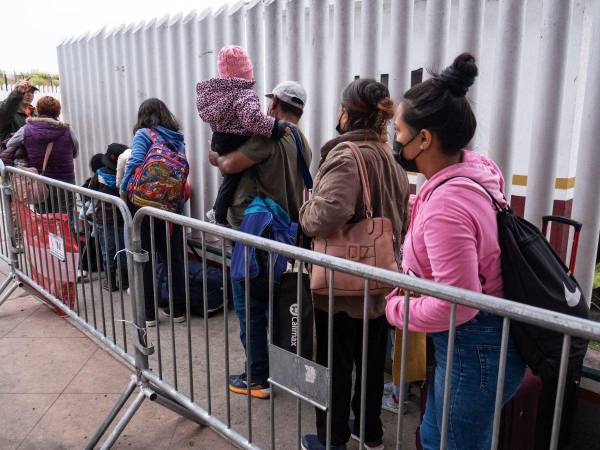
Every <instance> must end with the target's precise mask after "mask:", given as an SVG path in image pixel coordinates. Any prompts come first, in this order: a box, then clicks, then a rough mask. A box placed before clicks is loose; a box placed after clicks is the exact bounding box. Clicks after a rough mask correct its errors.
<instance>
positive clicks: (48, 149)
mask: <svg viewBox="0 0 600 450" xmlns="http://www.w3.org/2000/svg"><path fill="white" fill-rule="evenodd" d="M53 148H54V141H52V142H48V145H47V146H46V153H45V154H44V164H43V165H42V173H41V174H40V175H43V174H44V172H45V171H46V166H47V165H48V160H49V159H50V154H51V153H52V149H53Z"/></svg>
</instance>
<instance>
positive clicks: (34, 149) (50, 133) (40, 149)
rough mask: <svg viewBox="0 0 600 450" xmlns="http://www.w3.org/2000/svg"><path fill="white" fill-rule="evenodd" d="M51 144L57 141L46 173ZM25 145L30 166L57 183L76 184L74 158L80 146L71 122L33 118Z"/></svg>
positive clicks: (25, 129)
mask: <svg viewBox="0 0 600 450" xmlns="http://www.w3.org/2000/svg"><path fill="white" fill-rule="evenodd" d="M50 142H54V147H53V149H52V153H51V154H50V159H49V160H48V165H47V166H46V170H45V172H44V173H43V174H42V166H43V164H44V155H45V153H46V148H47V146H48V144H49V143H50ZM10 144H11V142H10V141H9V146H10ZM23 144H24V146H25V150H26V151H27V159H28V161H29V166H30V167H35V168H36V169H37V170H38V172H39V173H40V174H42V175H45V176H47V177H50V178H54V179H55V180H61V181H66V182H67V183H74V182H75V169H74V164H73V159H74V158H75V157H76V156H77V143H76V139H75V138H74V136H73V135H72V132H71V129H70V127H69V124H68V123H64V122H59V121H58V120H55V119H51V118H49V117H36V118H29V119H27V124H26V125H25V126H24V127H23Z"/></svg>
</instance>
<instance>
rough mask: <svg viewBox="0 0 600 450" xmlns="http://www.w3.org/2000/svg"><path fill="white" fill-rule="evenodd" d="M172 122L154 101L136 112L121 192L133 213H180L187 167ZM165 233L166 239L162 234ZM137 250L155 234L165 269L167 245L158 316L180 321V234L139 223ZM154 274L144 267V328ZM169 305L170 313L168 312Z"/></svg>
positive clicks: (149, 318) (153, 308)
mask: <svg viewBox="0 0 600 450" xmlns="http://www.w3.org/2000/svg"><path fill="white" fill-rule="evenodd" d="M180 129H181V127H180V126H179V123H178V122H177V119H176V118H175V116H174V115H173V113H171V111H169V109H168V108H167V106H166V105H165V104H164V102H163V101H161V100H159V99H157V98H150V99H148V100H145V101H144V102H143V103H142V104H141V105H140V108H139V110H138V119H137V123H136V124H135V126H134V128H133V132H134V137H133V142H132V144H131V157H130V158H129V160H128V161H127V166H126V168H125V174H124V176H123V180H122V181H121V187H120V190H121V193H122V194H124V193H126V194H127V203H128V206H129V209H130V210H131V213H132V214H135V213H136V212H137V210H138V209H140V208H141V207H143V206H154V207H156V208H160V209H164V210H167V211H170V212H175V213H181V212H182V211H183V205H184V203H185V201H186V200H187V176H188V173H189V166H188V163H187V159H186V157H185V143H184V140H183V133H181V131H180ZM167 233H168V234H167ZM141 234H142V248H143V249H144V250H147V251H148V252H150V251H151V235H152V234H154V244H155V248H154V251H155V252H157V253H158V254H159V255H160V258H161V260H162V261H163V262H164V263H165V264H167V265H168V264H169V262H168V260H169V259H168V255H167V253H168V252H167V242H169V243H170V250H171V255H170V256H171V258H170V266H171V268H172V269H173V270H172V272H171V273H172V280H171V282H172V286H173V302H172V305H169V306H167V307H166V308H165V309H164V310H163V313H164V314H165V315H166V316H167V317H170V318H172V319H173V321H174V322H183V321H185V318H186V311H185V280H184V273H183V272H182V271H181V270H179V269H180V268H181V267H183V251H184V246H183V240H182V239H183V231H182V228H181V227H180V226H178V225H173V226H171V227H170V228H169V231H166V230H165V223H164V222H163V221H161V220H154V227H153V229H151V227H150V219H149V218H148V217H146V218H144V220H143V222H142V233H141ZM153 279H154V273H152V264H150V263H148V264H146V265H145V267H144V298H145V303H146V326H149V327H152V326H156V320H157V317H156V313H157V306H158V299H155V298H154V289H153V287H154V286H153ZM171 306H172V308H173V311H171Z"/></svg>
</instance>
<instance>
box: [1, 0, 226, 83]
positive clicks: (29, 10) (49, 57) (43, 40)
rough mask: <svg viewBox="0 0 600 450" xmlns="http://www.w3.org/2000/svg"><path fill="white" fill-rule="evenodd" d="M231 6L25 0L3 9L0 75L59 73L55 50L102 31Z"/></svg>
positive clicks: (200, 0)
mask: <svg viewBox="0 0 600 450" xmlns="http://www.w3.org/2000/svg"><path fill="white" fill-rule="evenodd" d="M225 3H229V4H234V3H237V2H235V1H232V0H166V1H165V0H94V1H90V0H28V1H25V2H15V1H12V2H9V3H7V4H5V5H3V14H2V26H0V69H3V70H7V71H9V72H12V71H13V70H15V71H17V72H19V71H28V70H31V69H39V70H43V71H50V72H58V63H57V60H56V46H57V45H58V44H60V43H61V42H62V41H63V40H64V39H67V38H69V37H71V36H78V35H81V34H84V33H87V32H89V31H96V30H100V29H101V28H102V27H105V26H106V27H108V28H111V27H114V26H117V25H121V24H124V23H130V22H139V21H141V20H149V19H152V18H154V17H162V16H165V15H167V14H170V15H174V14H177V13H179V12H183V13H188V12H190V11H193V10H195V9H196V10H203V9H205V8H207V7H212V8H213V9H218V8H219V7H221V6H222V5H223V4H225Z"/></svg>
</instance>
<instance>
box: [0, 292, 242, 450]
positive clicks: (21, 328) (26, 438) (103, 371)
mask: <svg viewBox="0 0 600 450" xmlns="http://www.w3.org/2000/svg"><path fill="white" fill-rule="evenodd" d="M0 359H1V360H2V364H1V365H0V424H1V425H0V449H3V450H8V449H40V448H43V449H46V450H50V449H79V448H82V447H83V446H84V443H85V442H86V440H87V438H88V437H89V436H90V435H92V434H93V433H94V432H95V430H96V428H97V427H98V425H99V424H100V422H101V421H102V419H103V418H104V416H105V415H106V413H107V412H108V411H109V410H110V408H111V407H112V405H113V404H114V402H115V401H116V399H117V397H118V395H119V394H120V393H121V392H122V391H123V389H124V388H125V386H126V384H127V382H128V381H129V377H130V375H131V371H130V370H129V369H128V368H127V367H126V366H124V365H123V364H121V363H120V362H119V361H117V360H116V359H115V358H113V357H112V356H110V355H109V354H108V353H107V352H106V351H104V350H103V349H102V348H100V347H98V345H97V344H96V343H95V342H93V341H92V340H90V339H89V338H88V337H87V336H85V335H84V334H83V333H82V332H81V331H79V330H78V329H77V328H75V327H74V326H73V325H71V324H70V323H69V322H68V321H67V320H65V319H62V318H59V317H57V316H56V315H55V314H54V312H53V311H52V310H51V309H50V308H48V307H46V306H45V305H44V304H43V303H42V302H40V301H39V300H37V299H36V298H34V297H32V296H30V295H28V294H27V292H25V291H24V290H22V289H19V290H18V291H17V292H15V293H14V294H13V295H12V296H11V299H10V300H8V301H7V302H6V303H5V304H3V305H2V308H1V309H0ZM114 448H128V449H149V448H153V449H182V448H203V449H231V448H234V447H232V446H231V445H230V444H228V443H227V442H226V441H225V440H223V439H222V438H221V437H220V436H219V435H217V434H216V433H215V432H213V431H212V430H211V429H209V428H203V427H199V426H198V425H197V424H195V423H193V422H191V421H189V420H187V419H184V418H181V417H180V416H178V415H176V414H175V413H173V412H171V411H169V410H167V409H165V408H163V407H162V406H160V405H158V404H155V403H153V402H150V401H146V402H144V404H143V405H142V407H141V409H140V411H139V412H138V413H137V414H136V415H135V416H134V418H133V420H132V421H131V423H130V424H129V425H128V427H127V428H126V429H125V432H124V433H123V435H121V437H120V439H119V440H118V442H117V444H116V445H115V447H114Z"/></svg>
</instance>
